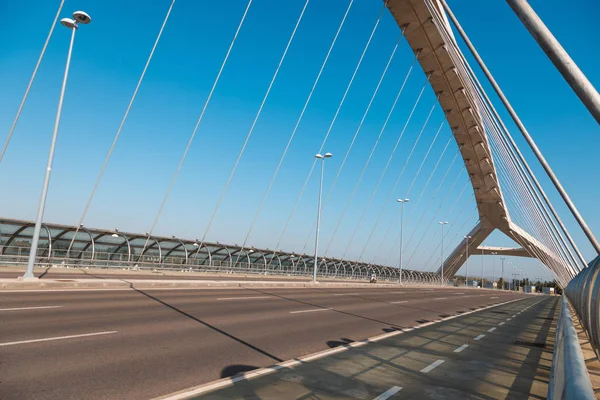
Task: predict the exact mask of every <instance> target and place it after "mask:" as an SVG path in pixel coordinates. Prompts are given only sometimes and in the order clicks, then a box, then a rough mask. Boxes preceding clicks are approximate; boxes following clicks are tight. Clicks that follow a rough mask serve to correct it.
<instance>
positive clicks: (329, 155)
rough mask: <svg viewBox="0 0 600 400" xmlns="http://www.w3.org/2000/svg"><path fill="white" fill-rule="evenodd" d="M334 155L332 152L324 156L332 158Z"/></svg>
mask: <svg viewBox="0 0 600 400" xmlns="http://www.w3.org/2000/svg"><path fill="white" fill-rule="evenodd" d="M332 156H333V154H331V153H325V156H324V157H325V158H331V157H332Z"/></svg>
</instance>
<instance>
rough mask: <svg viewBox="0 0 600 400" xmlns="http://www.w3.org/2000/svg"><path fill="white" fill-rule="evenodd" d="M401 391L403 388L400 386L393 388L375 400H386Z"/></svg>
mask: <svg viewBox="0 0 600 400" xmlns="http://www.w3.org/2000/svg"><path fill="white" fill-rule="evenodd" d="M401 390H402V388H401V387H400V386H393V387H392V388H390V389H388V390H386V391H385V392H383V393H381V394H380V395H379V396H377V397H375V398H374V399H373V400H386V399H388V398H390V397H392V396H393V395H395V394H396V393H398V392H399V391H401Z"/></svg>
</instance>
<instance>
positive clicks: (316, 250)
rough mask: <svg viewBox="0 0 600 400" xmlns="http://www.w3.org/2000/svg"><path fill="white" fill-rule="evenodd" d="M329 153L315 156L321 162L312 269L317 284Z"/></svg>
mask: <svg viewBox="0 0 600 400" xmlns="http://www.w3.org/2000/svg"><path fill="white" fill-rule="evenodd" d="M331 156H332V154H331V153H325V155H323V154H317V155H315V158H317V159H320V160H321V180H320V182H319V202H318V209H317V229H316V232H315V265H314V268H313V282H314V283H317V269H318V268H319V229H320V228H321V198H322V197H323V176H324V175H325V159H327V158H331Z"/></svg>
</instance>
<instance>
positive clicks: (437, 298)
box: [434, 297, 448, 300]
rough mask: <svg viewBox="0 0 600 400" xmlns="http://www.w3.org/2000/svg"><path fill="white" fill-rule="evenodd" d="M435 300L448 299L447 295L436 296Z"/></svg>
mask: <svg viewBox="0 0 600 400" xmlns="http://www.w3.org/2000/svg"><path fill="white" fill-rule="evenodd" d="M434 300H448V298H447V297H436V298H435V299H434Z"/></svg>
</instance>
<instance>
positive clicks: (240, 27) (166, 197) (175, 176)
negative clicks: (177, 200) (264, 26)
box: [144, 0, 253, 250]
mask: <svg viewBox="0 0 600 400" xmlns="http://www.w3.org/2000/svg"><path fill="white" fill-rule="evenodd" d="M252 1H253V0H249V1H248V4H247V5H246V8H245V9H244V13H243V15H242V18H241V20H240V22H239V24H238V26H237V29H236V31H235V33H234V35H233V39H232V40H231V42H230V43H229V47H228V49H227V52H226V53H225V58H224V59H223V62H221V67H220V68H219V71H218V72H217V76H216V77H215V80H214V81H213V84H212V87H211V88H210V91H209V92H208V96H207V98H206V100H205V102H204V106H203V107H202V110H201V111H200V115H199V117H198V120H197V121H196V125H195V126H194V129H193V130H192V134H191V135H190V138H189V139H188V142H187V145H186V147H185V149H184V151H183V154H182V156H181V158H180V160H179V164H178V165H177V168H176V169H175V173H174V174H173V177H172V178H171V182H170V183H169V186H168V188H167V191H166V192H165V196H164V198H163V200H162V202H161V204H160V207H159V208H158V212H157V213H156V216H155V217H154V221H153V222H152V226H151V227H150V231H149V234H148V235H147V236H148V237H147V238H146V243H145V244H144V250H145V248H146V246H147V245H148V240H149V239H150V237H149V236H150V235H152V233H153V232H154V228H155V227H156V224H157V223H158V220H159V218H160V216H161V214H162V211H163V209H164V207H165V205H166V203H167V200H168V199H169V196H170V195H171V191H172V189H173V186H174V185H175V181H176V180H177V177H178V176H179V172H180V171H181V168H182V166H183V163H184V161H185V159H186V157H187V154H188V152H189V150H190V147H191V146H192V142H193V141H194V138H195V137H196V133H197V132H198V128H199V127H200V124H201V123H202V120H203V119H204V114H205V113H206V109H207V108H208V105H209V104H210V101H211V99H212V97H213V94H214V92H215V89H216V87H217V84H218V83H219V80H220V79H221V75H222V73H223V70H224V69H225V65H226V64H227V61H228V60H229V55H230V54H231V51H232V49H233V46H234V45H235V42H236V41H237V38H238V35H239V33H240V30H241V29H242V26H243V25H244V22H245V20H246V16H247V15H248V10H249V9H250V6H251V5H252Z"/></svg>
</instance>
